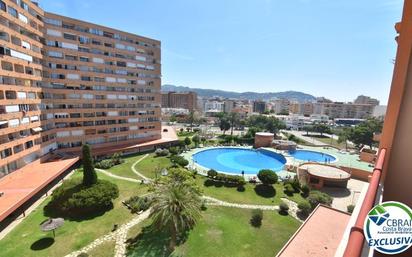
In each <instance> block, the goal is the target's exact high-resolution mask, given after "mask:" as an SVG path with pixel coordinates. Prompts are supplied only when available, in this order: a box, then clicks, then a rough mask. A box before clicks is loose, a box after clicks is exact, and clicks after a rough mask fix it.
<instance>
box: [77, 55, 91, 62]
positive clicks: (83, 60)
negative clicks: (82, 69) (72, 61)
mask: <svg viewBox="0 0 412 257" xmlns="http://www.w3.org/2000/svg"><path fill="white" fill-rule="evenodd" d="M79 60H80V61H81V62H88V61H89V58H87V57H84V56H80V57H79Z"/></svg>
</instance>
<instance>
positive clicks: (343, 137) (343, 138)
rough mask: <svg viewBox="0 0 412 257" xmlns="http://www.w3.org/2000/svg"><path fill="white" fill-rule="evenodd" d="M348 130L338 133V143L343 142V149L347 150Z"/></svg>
mask: <svg viewBox="0 0 412 257" xmlns="http://www.w3.org/2000/svg"><path fill="white" fill-rule="evenodd" d="M349 134H350V133H349V130H348V129H346V128H344V129H342V130H341V131H339V133H338V143H339V144H340V143H343V142H345V149H346V150H348V139H349Z"/></svg>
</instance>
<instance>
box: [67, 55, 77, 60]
mask: <svg viewBox="0 0 412 257" xmlns="http://www.w3.org/2000/svg"><path fill="white" fill-rule="evenodd" d="M65 59H66V60H69V61H76V60H77V56H74V55H68V54H66V56H65Z"/></svg>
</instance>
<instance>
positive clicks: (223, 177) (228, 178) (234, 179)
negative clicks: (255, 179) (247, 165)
mask: <svg viewBox="0 0 412 257" xmlns="http://www.w3.org/2000/svg"><path fill="white" fill-rule="evenodd" d="M210 171H211V170H209V171H208V172H207V174H208V176H209V172H210ZM214 172H216V171H215V170H213V171H212V172H211V173H213V174H214ZM214 180H218V181H222V182H225V183H229V184H234V185H238V186H243V185H245V184H246V182H245V179H244V178H243V177H242V176H237V175H227V174H223V173H218V172H216V175H215V176H214Z"/></svg>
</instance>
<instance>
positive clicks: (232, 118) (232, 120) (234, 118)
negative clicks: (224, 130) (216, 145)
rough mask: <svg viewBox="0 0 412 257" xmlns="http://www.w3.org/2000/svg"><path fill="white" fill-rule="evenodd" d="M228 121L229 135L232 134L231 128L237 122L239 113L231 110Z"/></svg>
mask: <svg viewBox="0 0 412 257" xmlns="http://www.w3.org/2000/svg"><path fill="white" fill-rule="evenodd" d="M229 122H230V135H231V136H233V128H234V127H236V126H237V125H238V123H239V115H238V114H237V113H236V112H231V113H230V114H229Z"/></svg>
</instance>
